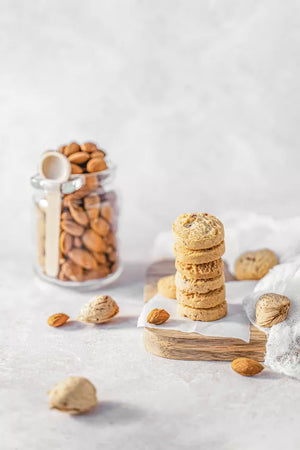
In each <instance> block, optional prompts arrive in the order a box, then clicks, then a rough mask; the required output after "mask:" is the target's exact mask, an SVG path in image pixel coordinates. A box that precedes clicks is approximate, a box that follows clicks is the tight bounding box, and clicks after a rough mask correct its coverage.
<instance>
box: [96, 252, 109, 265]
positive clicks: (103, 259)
mask: <svg viewBox="0 0 300 450" xmlns="http://www.w3.org/2000/svg"><path fill="white" fill-rule="evenodd" d="M93 255H94V257H95V259H96V261H97V262H98V263H99V264H106V256H105V253H100V252H93Z"/></svg>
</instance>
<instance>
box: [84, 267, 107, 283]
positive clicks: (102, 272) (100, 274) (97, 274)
mask: <svg viewBox="0 0 300 450" xmlns="http://www.w3.org/2000/svg"><path fill="white" fill-rule="evenodd" d="M108 274H109V269H108V267H107V266H106V265H104V264H98V267H97V269H93V270H86V271H85V272H84V274H83V280H95V279H97V278H105V277H107V275H108Z"/></svg>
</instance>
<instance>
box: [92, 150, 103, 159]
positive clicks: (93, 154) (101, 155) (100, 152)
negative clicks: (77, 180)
mask: <svg viewBox="0 0 300 450" xmlns="http://www.w3.org/2000/svg"><path fill="white" fill-rule="evenodd" d="M99 156H100V157H101V158H103V157H104V156H105V152H104V151H103V150H99V149H98V150H95V151H94V152H92V153H91V158H97V157H99Z"/></svg>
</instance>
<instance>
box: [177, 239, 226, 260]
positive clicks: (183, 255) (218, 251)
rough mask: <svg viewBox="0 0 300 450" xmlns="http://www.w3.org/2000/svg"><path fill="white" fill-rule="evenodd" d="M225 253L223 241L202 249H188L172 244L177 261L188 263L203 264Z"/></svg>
mask: <svg viewBox="0 0 300 450" xmlns="http://www.w3.org/2000/svg"><path fill="white" fill-rule="evenodd" d="M224 253H225V243H224V241H222V242H221V243H220V244H218V245H216V246H215V247H211V248H205V249H202V250H189V249H187V248H185V247H182V246H179V245H178V244H175V245H174V255H175V257H176V259H178V261H181V262H183V263H188V264H203V263H208V262H211V261H215V260H216V259H220V258H221V256H222V255H223V254H224Z"/></svg>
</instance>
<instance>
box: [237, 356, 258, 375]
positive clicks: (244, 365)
mask: <svg viewBox="0 0 300 450" xmlns="http://www.w3.org/2000/svg"><path fill="white" fill-rule="evenodd" d="M231 367H232V369H233V370H234V371H235V372H237V373H239V374H240V375H243V376H244V377H252V376H253V375H257V374H258V373H260V372H261V371H262V370H264V366H263V365H262V364H260V363H259V362H258V361H255V360H254V359H250V358H236V359H234V360H233V361H232V363H231Z"/></svg>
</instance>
